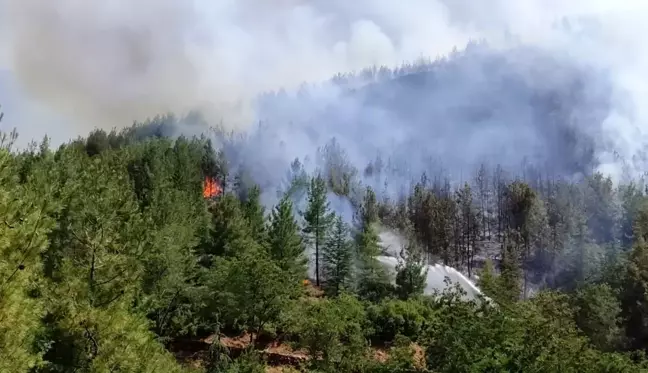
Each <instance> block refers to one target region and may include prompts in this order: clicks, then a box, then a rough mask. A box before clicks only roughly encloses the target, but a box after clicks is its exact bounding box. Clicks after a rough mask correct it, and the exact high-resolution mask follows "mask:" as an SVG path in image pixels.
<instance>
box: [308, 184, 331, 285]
mask: <svg viewBox="0 0 648 373" xmlns="http://www.w3.org/2000/svg"><path fill="white" fill-rule="evenodd" d="M326 194H327V188H326V181H325V180H324V178H323V177H322V176H321V175H318V176H317V177H313V178H312V179H311V182H310V186H309V189H308V207H307V208H306V211H305V212H304V213H303V215H304V220H305V221H306V225H305V226H304V228H303V231H304V234H305V241H306V242H307V243H308V244H310V245H312V246H313V247H314V249H315V284H316V285H317V286H320V280H321V262H320V257H321V249H322V247H323V246H324V244H325V243H326V240H327V239H328V236H329V231H330V229H331V225H332V224H333V217H334V215H333V213H332V212H331V211H330V208H329V202H328V199H327V197H326Z"/></svg>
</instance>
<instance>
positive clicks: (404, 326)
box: [367, 299, 435, 343]
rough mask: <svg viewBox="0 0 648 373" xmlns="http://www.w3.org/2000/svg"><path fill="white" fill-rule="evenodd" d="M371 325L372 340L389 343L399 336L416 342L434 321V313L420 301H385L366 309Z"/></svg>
mask: <svg viewBox="0 0 648 373" xmlns="http://www.w3.org/2000/svg"><path fill="white" fill-rule="evenodd" d="M367 315H368V318H369V321H370V322H371V324H372V325H373V333H372V340H373V341H374V342H376V343H378V342H391V341H393V340H394V339H395V338H396V336H398V335H401V336H405V337H408V338H410V339H411V340H417V339H418V338H419V337H420V336H421V333H422V332H423V330H424V329H425V326H426V325H427V324H429V323H431V322H432V320H433V319H434V317H435V316H434V311H433V310H432V309H431V308H430V307H429V306H428V305H427V304H425V303H424V302H422V301H420V300H414V299H410V300H407V301H404V300H396V299H385V300H383V301H382V302H380V303H378V304H371V305H370V306H369V307H368V308H367Z"/></svg>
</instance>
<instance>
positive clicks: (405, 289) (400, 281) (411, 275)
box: [396, 244, 428, 300]
mask: <svg viewBox="0 0 648 373" xmlns="http://www.w3.org/2000/svg"><path fill="white" fill-rule="evenodd" d="M401 257H403V259H404V262H402V263H400V264H399V265H398V266H397V267H396V294H398V296H399V297H400V298H401V299H404V300H406V299H409V298H411V297H415V296H418V295H422V294H423V292H424V291H425V287H426V285H427V273H428V271H427V268H426V266H425V261H424V260H423V258H422V255H421V251H420V250H419V249H418V248H416V247H414V246H413V245H411V244H410V246H408V247H407V248H405V249H404V252H403V253H402V254H401Z"/></svg>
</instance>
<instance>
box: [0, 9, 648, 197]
mask: <svg viewBox="0 0 648 373" xmlns="http://www.w3.org/2000/svg"><path fill="white" fill-rule="evenodd" d="M0 7H1V8H0V14H1V15H0V17H1V18H0V21H1V22H0V33H1V34H2V36H1V37H0V43H2V45H3V46H4V48H0V49H2V50H3V53H2V55H0V64H3V65H4V69H6V70H9V71H10V73H11V74H12V78H13V79H15V80H16V82H17V83H16V86H17V87H19V89H20V91H21V92H20V93H15V94H16V95H18V94H19V95H20V98H21V100H25V101H29V102H37V103H39V104H43V105H45V106H47V107H48V108H49V109H51V110H52V111H54V112H56V113H58V114H60V115H61V116H62V117H63V118H64V119H63V120H65V123H66V125H65V126H62V125H60V124H52V122H51V121H50V120H49V117H47V118H41V120H33V121H31V122H29V124H27V123H25V124H21V125H19V130H21V131H22V130H23V128H29V130H30V133H34V132H35V131H36V130H35V128H38V129H40V130H42V132H48V133H50V134H52V133H55V134H60V133H62V132H66V133H69V136H70V137H71V136H75V135H79V134H85V133H87V132H88V130H90V129H92V128H94V127H102V128H113V127H122V126H127V125H129V124H130V123H131V122H132V121H133V120H142V119H144V118H146V117H150V116H153V115H156V114H159V113H164V112H176V113H179V114H180V113H185V112H187V111H189V110H194V109H199V110H201V111H202V112H203V114H204V115H205V117H206V118H207V119H208V120H209V121H210V122H211V123H217V122H222V124H223V126H225V127H226V128H227V129H235V130H239V131H248V133H249V134H251V137H250V139H249V141H248V143H247V144H248V146H250V148H251V149H252V150H254V151H253V152H251V153H247V154H245V155H244V158H245V159H244V160H245V161H246V162H247V163H250V164H253V163H255V162H254V161H257V162H256V163H258V164H260V166H259V167H260V168H261V167H262V168H263V169H264V170H265V171H266V172H265V173H269V174H270V176H268V177H267V180H259V182H264V181H265V182H266V183H267V184H276V180H274V179H273V178H276V176H274V175H279V174H281V173H282V172H283V170H284V169H285V168H286V167H287V165H288V164H289V162H290V161H292V159H294V157H301V158H304V157H306V156H309V157H310V158H311V159H314V158H316V157H317V154H316V153H315V152H314V149H317V147H320V146H322V145H324V144H326V143H327V142H328V141H329V140H330V139H331V137H336V138H337V139H338V141H339V143H340V145H341V146H342V147H343V148H344V149H346V150H347V152H348V154H347V155H348V157H349V160H350V162H351V163H352V164H354V165H356V166H357V167H358V168H359V169H362V168H363V167H364V166H365V165H366V164H367V162H368V161H371V160H373V159H375V157H376V156H377V153H382V154H383V155H384V157H385V158H387V157H389V158H391V160H392V161H393V162H394V164H393V165H392V168H399V167H400V166H398V164H401V165H403V164H407V167H405V166H402V167H400V168H401V170H400V171H401V172H403V173H407V172H409V174H408V175H403V178H404V179H407V178H410V177H411V176H412V175H414V174H415V173H416V172H418V171H421V170H427V171H430V170H429V168H430V166H429V164H430V160H435V159H440V158H442V160H441V161H439V162H437V165H436V166H435V167H444V168H448V169H451V170H452V172H453V173H454V176H455V177H456V178H458V179H461V178H463V174H464V173H465V174H466V175H468V174H469V173H470V172H471V171H472V170H471V168H472V167H474V164H475V163H477V162H478V161H479V160H483V159H484V158H487V159H489V160H491V161H493V162H498V163H510V164H512V163H514V162H517V163H519V162H521V159H522V158H523V157H527V158H530V159H531V160H532V161H534V162H536V163H539V164H542V165H543V166H546V167H550V168H552V169H553V172H556V173H567V174H573V173H578V172H581V171H582V170H584V169H587V168H588V167H596V168H598V169H601V170H604V171H606V172H608V173H612V174H614V175H615V177H617V178H619V177H620V176H621V170H622V168H621V162H625V163H626V165H627V164H630V166H631V168H633V169H635V170H639V169H641V168H642V167H643V165H644V162H643V157H642V154H643V153H642V152H643V151H644V145H645V144H646V125H645V123H646V119H648V114H647V113H646V110H648V109H647V108H648V105H646V104H647V103H648V86H647V85H648V79H647V78H648V71H647V70H648V67H647V66H648V53H647V48H646V47H645V46H644V44H643V43H642V42H641V37H640V36H641V35H642V34H643V31H646V30H645V28H646V27H647V26H645V22H644V21H643V19H642V15H644V14H646V11H647V10H648V3H646V2H644V1H640V0H575V1H570V2H564V1H559V0H525V1H509V0H493V1H489V2H487V3H485V2H482V1H477V0H459V1H457V0H453V1H451V0H436V1H434V0H409V1H397V0H356V1H346V0H275V1H252V0H222V1H209V0H194V1H185V0H138V1H130V0H129V1H127V0H112V1H102V0H59V1H55V2H54V1H48V0H0ZM471 40H486V41H487V42H488V50H487V51H483V50H481V49H479V48H477V49H478V50H477V51H476V52H475V51H473V52H470V53H468V52H466V53H464V52H462V51H463V49H464V48H465V47H466V45H468V43H469V42H470V41H471ZM455 49H456V50H458V51H459V53H455V54H453V50H455ZM440 56H445V57H447V58H448V61H447V63H446V64H445V65H438V66H436V67H435V68H434V69H433V70H434V72H433V73H432V74H430V73H428V74H427V75H426V74H425V73H423V72H420V73H419V74H417V75H416V76H414V77H413V78H410V79H409V80H408V79H405V78H407V77H404V78H401V79H398V82H397V83H395V84H394V85H390V84H387V83H384V80H385V79H383V80H382V81H383V83H380V84H372V85H370V87H365V89H359V90H357V91H356V92H355V93H349V91H348V89H349V88H357V87H362V86H363V85H365V84H367V83H371V82H375V81H376V80H378V79H375V78H372V79H365V80H355V81H354V82H353V84H347V85H342V86H340V85H331V84H322V85H319V86H318V87H317V88H311V89H309V90H306V91H301V93H300V94H297V96H298V97H297V98H295V97H294V96H291V93H290V92H294V89H296V88H299V87H300V85H301V84H302V83H304V82H309V83H318V82H324V81H326V80H327V79H328V78H330V77H331V76H333V75H335V74H337V73H345V72H350V71H358V70H360V69H363V68H365V67H370V66H373V65H378V66H380V65H387V66H398V65H399V64H401V63H404V62H406V63H408V62H413V61H416V60H418V59H419V58H430V59H432V60H434V59H435V58H437V57H440ZM428 67H429V66H428ZM423 70H425V69H423ZM282 88H285V89H286V90H287V91H286V92H288V97H287V98H286V97H284V96H280V97H279V98H277V97H274V98H272V99H265V100H261V101H258V100H257V97H258V95H259V94H260V93H262V92H266V91H278V90H280V89H282ZM5 89H6V88H5ZM304 92H306V93H304ZM5 95H6V93H5V94H4V95H0V96H5ZM552 97H553V98H554V99H555V100H558V101H559V102H558V103H556V102H553V104H554V105H553V106H552ZM9 110H11V109H10V108H9V109H7V108H5V111H9ZM554 113H558V114H557V116H552V115H553V114H554ZM8 114H11V113H8ZM11 117H12V116H11V115H8V116H7V119H10V118H11ZM258 120H264V121H266V122H267V125H266V126H265V127H264V128H265V129H264V130H263V131H261V130H259V129H256V128H251V127H250V124H252V123H254V122H256V121H258ZM54 123H60V121H59V122H54ZM570 139H571V140H570ZM572 148H573V149H572ZM588 157H589V158H588ZM401 161H402V162H401ZM424 164H425V166H424ZM426 167H427V169H426ZM404 168H408V169H409V170H405V169H404ZM406 171H407V172H406ZM265 173H264V172H260V173H259V174H260V175H264V174H265ZM466 177H467V176H466ZM260 178H261V179H263V178H262V177H260ZM383 183H384V180H377V181H375V185H376V186H381V184H383ZM392 184H396V185H395V186H394V187H396V188H398V187H402V183H400V181H396V182H392ZM398 184H401V185H400V186H399V185H398Z"/></svg>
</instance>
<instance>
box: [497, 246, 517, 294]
mask: <svg viewBox="0 0 648 373" xmlns="http://www.w3.org/2000/svg"><path fill="white" fill-rule="evenodd" d="M512 236H514V237H512ZM515 236H517V235H516V234H515V233H512V234H507V235H506V237H505V238H504V250H503V252H502V263H501V271H500V276H499V281H498V282H499V286H498V288H499V295H500V300H502V301H504V302H514V301H517V300H518V299H520V293H521V291H522V289H521V286H520V283H521V278H522V269H521V268H520V250H519V244H518V243H517V242H516V241H517V240H515V238H516V237H515Z"/></svg>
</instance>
